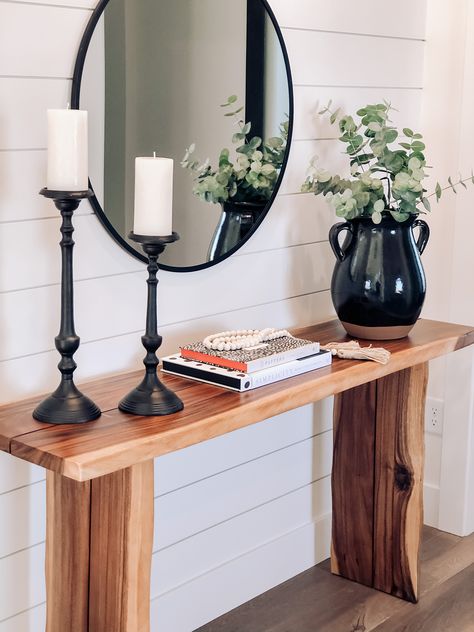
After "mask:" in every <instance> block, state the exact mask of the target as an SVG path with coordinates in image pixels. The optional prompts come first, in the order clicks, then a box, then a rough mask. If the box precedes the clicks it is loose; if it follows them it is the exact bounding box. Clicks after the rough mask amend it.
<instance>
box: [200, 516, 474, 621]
mask: <svg viewBox="0 0 474 632" xmlns="http://www.w3.org/2000/svg"><path fill="white" fill-rule="evenodd" d="M421 559H422V564H421V583H420V600H419V602H418V604H416V605H414V604H412V603H409V602H406V601H402V600H401V599H396V598H394V597H392V596H391V595H388V594H385V593H382V592H378V591H374V590H373V589H370V588H368V587H366V586H362V585H361V584H357V583H354V582H351V581H348V580H345V579H343V578H341V577H337V576H335V575H332V574H331V572H330V564H329V560H325V561H324V562H322V563H321V564H319V565H318V566H316V567H315V568H312V569H310V570H309V571H306V572H305V573H302V574H301V575H298V576H297V577H294V578H293V579H290V580H289V581H287V582H285V583H284V584H281V585H280V586H277V587H276V588H274V589H273V590H270V591H268V592H267V593H265V594H263V595H260V596H259V597H257V598H256V599H253V600H252V601H249V602H248V603H246V604H243V605H242V606H240V607H239V608H236V609H235V610H232V611H231V612H229V613H227V614H226V615H224V616H222V617H220V618H219V619H216V620H215V621H213V622H211V623H209V624H207V625H205V626H203V627H202V628H199V630H198V631H196V632H375V631H377V632H428V631H429V632H474V628H473V627H469V625H470V621H472V622H474V576H473V575H472V573H474V570H471V569H473V568H474V534H473V535H472V536H469V537H468V538H459V537H457V536H453V535H450V534H448V533H443V532H442V531H438V530H436V529H432V528H430V527H424V528H423V543H422V549H421ZM460 576H462V579H461V580H457V578H459V577H460ZM458 581H460V583H458ZM456 588H457V589H458V590H459V591H460V593H462V596H461V597H460V599H459V600H457V599H454V601H455V603H456V604H457V606H456V607H457V609H459V611H460V615H459V619H456V618H454V617H455V614H456V609H452V608H451V607H450V606H449V603H448V604H447V605H446V608H445V610H446V612H444V611H440V612H437V609H436V603H437V602H438V601H440V602H444V601H445V598H444V594H445V593H446V594H449V597H447V601H448V602H449V601H450V600H451V599H452V596H451V592H450V591H455V590H456ZM426 604H428V605H426ZM431 611H433V612H434V613H436V614H433V615H432V614H430V613H431ZM416 613H424V615H420V617H421V618H420V619H419V620H417V619H413V620H412V619H411V618H410V617H414V614H416ZM423 616H426V617H427V620H428V621H429V623H430V625H431V627H429V626H425V624H424V623H423V621H424V619H423ZM469 617H470V619H469ZM405 620H406V622H407V623H406V624H403V625H405V627H400V626H401V625H402V624H401V622H404V621H405ZM420 622H421V623H420ZM389 626H392V627H389ZM407 626H408V627H407ZM423 626H425V627H423ZM443 626H444V627H443ZM462 626H464V627H462ZM466 626H467V627H466Z"/></svg>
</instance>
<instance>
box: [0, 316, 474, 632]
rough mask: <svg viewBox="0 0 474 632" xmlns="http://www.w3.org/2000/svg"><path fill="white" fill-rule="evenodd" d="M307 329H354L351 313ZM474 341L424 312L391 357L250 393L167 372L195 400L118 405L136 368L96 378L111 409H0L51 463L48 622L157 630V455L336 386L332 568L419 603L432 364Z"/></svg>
mask: <svg viewBox="0 0 474 632" xmlns="http://www.w3.org/2000/svg"><path fill="white" fill-rule="evenodd" d="M298 334H300V335H302V336H304V337H306V338H308V339H313V340H319V341H320V342H321V343H328V342H331V341H339V340H346V339H347V338H346V336H345V332H344V330H343V329H342V327H341V325H340V324H339V323H338V321H331V322H328V323H323V324H320V325H316V326H314V327H309V328H306V329H304V330H299V331H298ZM473 343H474V329H473V328H471V327H462V326H458V325H450V324H446V323H438V322H434V321H427V320H422V321H419V322H418V324H417V325H416V327H415V329H414V330H413V332H412V334H411V335H410V337H409V338H407V339H404V340H400V341H392V342H387V343H385V344H384V346H385V347H386V348H388V349H389V350H390V351H391V352H392V358H391V360H390V362H389V364H387V365H386V366H382V365H378V364H375V363H372V362H354V361H349V360H337V359H336V360H335V361H334V363H333V365H332V366H331V367H327V368H325V369H320V370H317V371H315V372H312V373H307V374H306V375H302V376H299V377H295V378H291V379H289V380H286V381H284V382H279V383H276V384H272V385H270V386H266V387H264V388H261V389H257V390H255V391H251V392H248V393H242V394H239V393H233V392H230V391H226V390H223V389H220V388H218V387H214V386H210V385H206V384H200V383H197V382H192V381H188V380H185V379H181V378H178V377H173V376H164V378H163V379H164V381H165V382H167V383H168V384H169V385H170V387H171V388H172V389H173V390H175V391H176V392H177V393H178V394H179V396H180V397H181V398H182V400H183V401H184V404H185V409H184V410H183V411H181V412H179V413H176V414H174V415H171V416H169V417H165V418H163V417H161V418H160V417H157V418H150V417H148V418H143V417H142V418H137V417H132V416H129V415H125V414H123V413H121V412H120V411H119V410H118V409H117V408H116V405H117V402H118V401H119V399H120V398H121V397H122V396H123V394H124V393H127V392H128V391H129V390H130V389H131V388H132V387H133V386H134V385H135V384H136V382H137V381H138V377H139V375H140V374H139V373H137V372H135V373H129V374H127V375H121V376H118V377H113V378H108V379H103V380H99V381H96V382H93V383H90V384H89V385H87V386H86V387H84V390H85V392H86V393H87V394H88V395H90V396H91V397H92V398H93V399H94V400H95V401H96V402H97V403H98V404H99V406H100V407H101V409H102V410H103V411H104V413H103V415H102V417H101V418H100V419H99V420H98V421H96V422H92V423H89V424H86V425H83V426H48V425H47V424H40V423H38V422H36V421H34V420H33V418H32V416H31V411H32V410H33V408H34V407H35V405H36V403H37V402H38V401H39V400H40V398H37V399H32V400H28V401H24V402H20V403H16V404H11V405H7V406H3V407H1V408H0V449H2V450H4V451H6V452H9V453H11V454H13V455H15V456H17V457H19V458H21V459H24V460H26V461H30V462H31V463H36V464H38V465H41V466H43V467H45V468H46V469H47V470H48V473H47V541H46V583H47V632H65V631H66V630H67V631H69V630H71V631H72V630H73V631H74V632H148V631H149V597H150V566H151V555H152V540H153V458H154V457H157V456H160V455H163V454H166V453H168V452H172V451H175V450H179V449H181V448H184V447H186V446H190V445H193V444H195V443H199V442H201V441H206V440H207V439H211V438H213V437H218V436H220V435H222V434H225V433H227V432H231V431H233V430H237V429H238V428H243V427H244V426H248V425H250V424H254V423H257V422H259V421H262V420H264V419H267V418H269V417H272V416H274V415H278V414H280V413H283V412H285V411H288V410H291V409H293V408H297V407H299V406H304V405H305V404H308V403H311V402H315V401H318V400H320V399H323V398H325V397H328V396H330V395H336V400H335V411H334V465H333V473H332V484H333V486H332V494H333V538H332V569H333V572H334V573H337V574H339V575H342V576H343V577H346V578H348V579H351V580H354V581H358V582H361V583H363V584H366V585H368V586H372V587H374V588H376V589H378V590H382V591H385V592H388V593H391V594H393V595H396V596H398V597H402V598H404V599H407V600H410V601H416V600H417V595H418V552H419V543H420V531H421V526H422V521H423V506H422V492H423V480H422V477H423V454H424V447H423V430H424V428H423V426H424V423H423V422H424V405H425V393H426V383H427V377H428V370H427V362H428V361H429V360H431V359H433V358H436V357H438V356H441V355H443V354H446V353H449V352H451V351H456V350H457V349H461V348H463V347H466V346H468V345H471V344H473Z"/></svg>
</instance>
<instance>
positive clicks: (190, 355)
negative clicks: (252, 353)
mask: <svg viewBox="0 0 474 632" xmlns="http://www.w3.org/2000/svg"><path fill="white" fill-rule="evenodd" d="M180 352H181V357H183V358H187V359H188V360H195V361H196V362H204V363H205V364H215V365H217V366H223V367H225V368H226V369H234V371H242V373H247V368H248V367H247V365H246V364H245V362H233V361H232V360H226V359H225V358H218V357H216V356H211V355H206V354H205V353H199V352H198V351H190V350H189V349H180Z"/></svg>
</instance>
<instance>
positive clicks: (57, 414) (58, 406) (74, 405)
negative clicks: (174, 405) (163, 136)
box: [33, 189, 100, 424]
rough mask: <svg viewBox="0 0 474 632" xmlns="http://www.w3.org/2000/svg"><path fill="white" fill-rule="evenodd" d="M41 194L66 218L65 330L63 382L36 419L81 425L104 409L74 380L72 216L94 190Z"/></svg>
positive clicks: (60, 343)
mask: <svg viewBox="0 0 474 632" xmlns="http://www.w3.org/2000/svg"><path fill="white" fill-rule="evenodd" d="M40 193H41V195H44V196H45V197H47V198H50V199H52V200H54V204H55V205H56V208H57V209H58V210H59V211H60V212H61V217H62V224H61V234H62V239H61V242H60V246H61V254H62V276H61V327H60V331H59V334H58V335H57V336H56V338H55V343H56V349H57V350H58V351H59V353H60V354H61V361H60V362H59V364H58V369H59V370H60V372H61V383H60V384H59V386H58V388H57V389H56V390H55V391H54V393H53V394H52V395H50V396H49V397H48V398H46V399H45V400H43V401H42V402H41V404H40V405H39V406H38V407H37V408H36V409H35V410H34V412H33V417H34V418H35V419H37V420H38V421H44V422H48V423H50V424H81V423H85V422H87V421H93V420H94V419H97V418H98V417H100V409H99V408H98V407H97V406H96V405H95V404H94V402H93V401H91V400H90V399H89V398H88V397H86V396H85V395H83V394H82V393H81V392H80V391H79V390H78V388H77V387H76V385H75V384H74V380H73V373H74V371H75V370H76V367H77V365H76V363H75V362H74V358H73V356H74V354H75V353H76V351H77V350H78V348H79V343H80V338H79V336H78V335H77V334H76V331H75V329H74V287H73V264H72V255H73V248H74V240H73V238H72V234H73V232H74V227H73V225H72V216H73V214H74V211H75V210H76V209H77V207H78V206H79V204H80V202H81V200H82V199H84V198H87V197H91V195H92V191H91V190H89V191H73V192H69V191H51V190H49V189H42V191H41V192H40Z"/></svg>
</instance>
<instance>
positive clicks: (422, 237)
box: [413, 219, 430, 255]
mask: <svg viewBox="0 0 474 632" xmlns="http://www.w3.org/2000/svg"><path fill="white" fill-rule="evenodd" d="M413 228H419V229H420V234H419V236H418V239H417V240H416V247H417V248H418V250H419V252H420V255H422V254H423V252H424V250H425V248H426V246H427V244H428V241H429V238H430V227H429V226H428V224H427V223H426V222H425V221H424V220H422V219H417V220H415V221H414V222H413Z"/></svg>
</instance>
